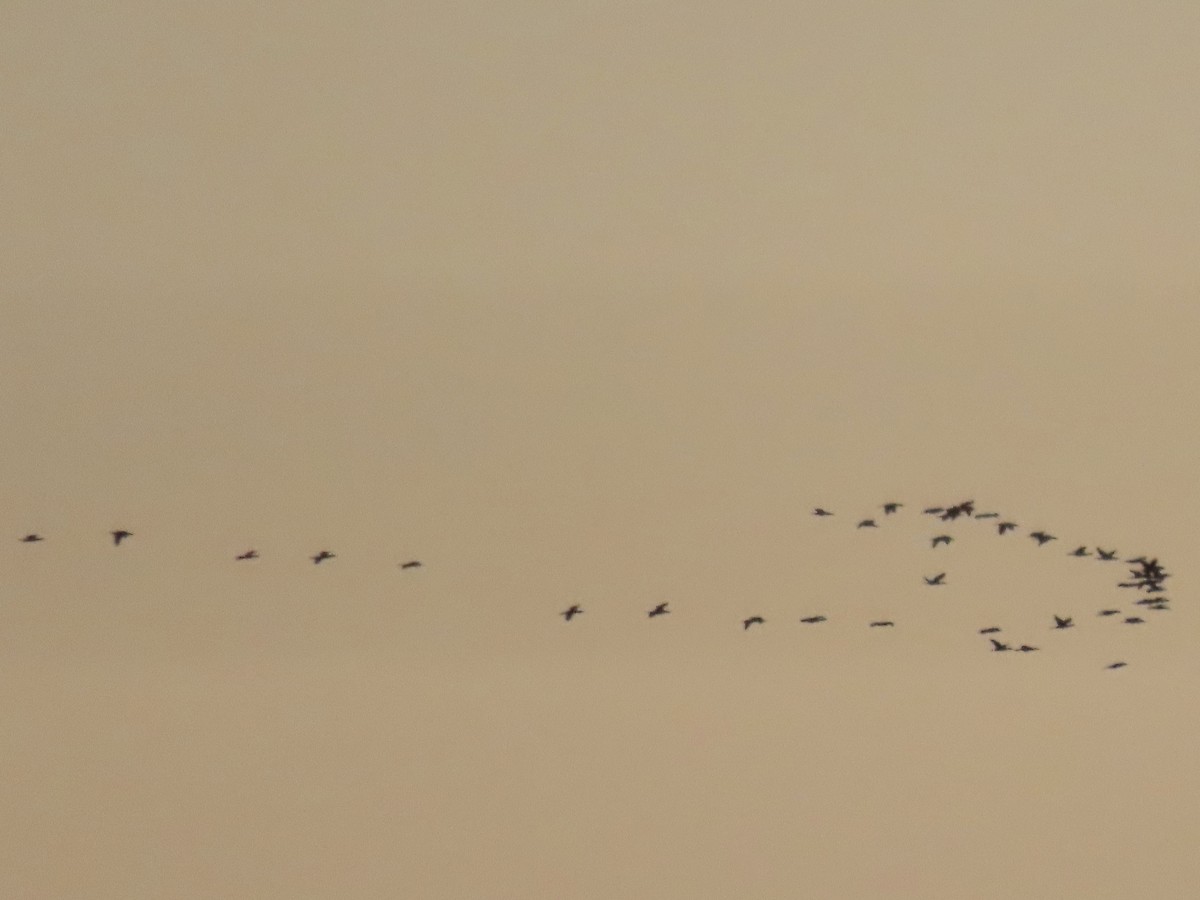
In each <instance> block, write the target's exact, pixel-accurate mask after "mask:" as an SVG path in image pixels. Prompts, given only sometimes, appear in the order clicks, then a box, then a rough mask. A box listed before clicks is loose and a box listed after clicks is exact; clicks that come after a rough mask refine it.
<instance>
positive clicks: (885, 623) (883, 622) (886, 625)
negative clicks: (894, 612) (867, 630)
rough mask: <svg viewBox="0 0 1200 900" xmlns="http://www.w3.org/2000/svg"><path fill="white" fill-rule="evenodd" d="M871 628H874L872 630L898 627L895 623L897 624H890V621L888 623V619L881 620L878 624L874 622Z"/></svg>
mask: <svg viewBox="0 0 1200 900" xmlns="http://www.w3.org/2000/svg"><path fill="white" fill-rule="evenodd" d="M871 627H872V628H895V627H896V623H895V622H890V621H888V620H887V619H881V620H880V621H878V622H872V623H871Z"/></svg>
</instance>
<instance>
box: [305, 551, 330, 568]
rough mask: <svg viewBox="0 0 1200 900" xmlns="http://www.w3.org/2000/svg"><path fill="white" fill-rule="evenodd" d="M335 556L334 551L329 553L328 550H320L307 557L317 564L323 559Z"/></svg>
mask: <svg viewBox="0 0 1200 900" xmlns="http://www.w3.org/2000/svg"><path fill="white" fill-rule="evenodd" d="M335 556H337V554H336V553H330V552H329V551H328V550H322V551H321V552H320V553H318V554H317V555H316V556H310V557H309V559H311V560H312V561H313V562H314V563H315V564H316V565H318V566H319V565H320V564H321V563H323V562H324V561H325V560H327V559H333V558H334V557H335Z"/></svg>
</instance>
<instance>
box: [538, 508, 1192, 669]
mask: <svg viewBox="0 0 1200 900" xmlns="http://www.w3.org/2000/svg"><path fill="white" fill-rule="evenodd" d="M903 506H904V504H903V503H896V502H888V503H884V504H883V505H882V506H881V507H880V508H881V509H882V510H883V514H884V516H891V515H894V514H895V513H897V512H899V510H900V509H901V508H902V507H903ZM924 514H925V515H928V516H934V517H936V518H937V519H938V520H939V521H942V522H950V521H954V520H955V519H958V518H962V517H965V518H970V519H983V520H987V519H1000V518H1001V517H1000V514H999V513H996V512H976V511H975V501H974V500H963V501H961V502H959V503H955V504H952V505H950V506H931V507H928V508H927V509H925V510H924ZM813 515H814V516H817V517H819V518H826V517H828V516H832V515H834V513H833V512H832V511H830V510H828V509H824V508H823V507H819V506H818V507H817V508H816V509H814V510H813ZM855 527H856V528H878V527H879V523H878V522H877V521H876V520H875V519H874V518H867V519H861V520H859V522H858V523H857V525H856V526H855ZM1018 527H1020V526H1018V525H1017V523H1016V522H1011V521H1008V520H1001V521H998V522H997V523H996V531H997V533H998V534H1000V535H1002V536H1003V535H1006V534H1008V533H1009V532H1012V531H1015V530H1016V529H1017V528H1018ZM1029 537H1030V539H1032V540H1034V541H1036V542H1037V545H1038V546H1039V547H1043V546H1045V545H1046V544H1048V543H1050V542H1051V541H1056V540H1058V538H1057V537H1056V536H1055V535H1052V534H1049V533H1047V532H1045V531H1031V532H1029ZM953 541H954V537H953V535H949V534H936V535H934V536H932V537H931V538H930V546H931V548H933V549H936V548H938V547H940V546H946V545H948V544H950V543H952V542H953ZM1094 550H1095V552H1094V553H1093V551H1092V549H1089V548H1088V547H1087V546H1086V545H1080V546H1078V547H1076V548H1075V549H1074V550H1072V551H1070V552H1069V553H1068V554H1067V555H1068V556H1072V557H1077V558H1082V557H1092V558H1093V559H1096V560H1098V561H1100V562H1120V561H1121V560H1120V559H1119V557H1118V555H1117V551H1116V550H1115V549H1114V550H1105V549H1102V548H1100V547H1096V548H1094ZM1124 562H1125V563H1126V564H1128V565H1131V566H1133V568H1131V569H1129V577H1128V578H1127V579H1126V580H1124V581H1121V582H1119V583H1118V585H1117V586H1118V587H1121V588H1130V589H1134V590H1137V591H1141V592H1144V593H1145V595H1146V596H1144V597H1141V598H1140V599H1138V600H1136V601H1134V605H1136V606H1141V607H1145V608H1146V609H1147V610H1153V611H1155V612H1164V611H1167V610H1169V609H1170V606H1169V603H1170V601H1169V600H1168V599H1167V598H1166V597H1165V596H1163V591H1164V590H1165V588H1164V587H1163V582H1164V581H1165V580H1166V579H1168V578H1170V577H1171V575H1170V573H1169V572H1167V571H1166V569H1164V568H1163V566H1162V565H1161V564H1160V563H1159V561H1158V559H1157V558H1156V557H1146V556H1136V557H1133V558H1131V559H1127V560H1124ZM923 577H924V581H925V584H926V585H928V586H929V587H942V586H944V585H945V584H946V573H945V572H938V573H937V574H935V575H926V576H923ZM669 606H670V604H669V603H659V604H658V605H657V606H655V607H654V608H653V609H651V610H650V611H649V612H648V613H647V616H648V617H649V618H651V619H655V618H658V617H660V616H665V615H667V614H669V613H670V612H671V610H670V609H669ZM583 612H584V609H583V607H582V606H580V605H579V604H577V603H576V604H573V605H571V606H570V607H568V608H567V609H565V610H563V611H562V612H561V613H559V615H561V616H562V617H563V618H564V619H565V620H566V621H567V622H570V621H571V620H572V619H574V618H575V617H576V616H579V615H582V614H583ZM1097 615H1098V616H1100V617H1104V618H1107V617H1110V616H1119V615H1122V611H1121V610H1120V609H1111V608H1108V609H1102V610H1100V611H1099V612H1098V613H1097ZM1053 618H1054V625H1053V626H1052V629H1051V630H1054V631H1062V630H1065V629H1068V628H1074V627H1075V621H1074V618H1073V617H1070V616H1059V615H1057V614H1056V615H1054V617H1053ZM825 621H827V619H826V617H825V616H821V615H816V616H805V617H804V618H802V619H800V622H801V623H802V624H805V625H816V624H819V623H821V622H825ZM1145 622H1146V620H1145V619H1143V618H1142V617H1141V616H1137V615H1127V616H1125V617H1124V623H1125V624H1127V625H1143V624H1145ZM764 624H766V619H764V618H763V617H762V616H750V617H749V618H747V619H743V620H742V630H743V631H748V630H749V629H750V628H752V627H753V626H755V625H764ZM895 625H896V623H895V622H893V621H891V620H888V619H881V620H877V621H873V622H870V623H869V627H871V628H893V627H895ZM1001 631H1002V629H1001V628H1000V627H999V626H996V625H989V626H987V627H985V628H981V629H979V634H981V635H984V636H987V638H988V640H990V641H991V649H992V652H994V653H1004V652H1016V653H1033V652H1036V651H1037V650H1040V649H1041V648H1040V647H1035V646H1033V645H1031V644H1024V643H1023V644H1020V645H1019V646H1017V647H1013V646H1012V645H1011V644H1009V643H1005V642H1004V641H1002V640H1000V639H998V638H995V637H991V635H995V634H1000V633H1001ZM1126 665H1128V664H1127V663H1126V662H1125V661H1123V660H1117V661H1115V662H1112V663H1109V664H1108V665H1106V666H1105V668H1107V669H1122V668H1124V667H1125V666H1126Z"/></svg>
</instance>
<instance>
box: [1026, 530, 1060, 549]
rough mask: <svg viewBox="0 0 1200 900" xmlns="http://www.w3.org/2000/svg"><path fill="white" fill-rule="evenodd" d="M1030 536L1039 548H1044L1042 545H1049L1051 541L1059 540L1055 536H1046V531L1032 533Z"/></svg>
mask: <svg viewBox="0 0 1200 900" xmlns="http://www.w3.org/2000/svg"><path fill="white" fill-rule="evenodd" d="M1029 536H1030V537H1031V538H1033V539H1034V540H1035V541H1037V542H1038V546H1039V547H1040V546H1042V544H1045V543H1048V542H1049V541H1057V540H1058V538H1056V537H1055V536H1054V535H1052V534H1046V532H1044V531H1031V532H1030V533H1029Z"/></svg>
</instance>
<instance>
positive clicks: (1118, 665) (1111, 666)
mask: <svg viewBox="0 0 1200 900" xmlns="http://www.w3.org/2000/svg"><path fill="white" fill-rule="evenodd" d="M1127 665H1129V664H1128V663H1123V662H1115V663H1109V664H1108V665H1107V666H1105V667H1104V668H1106V669H1120V668H1122V667H1123V666H1127Z"/></svg>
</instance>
